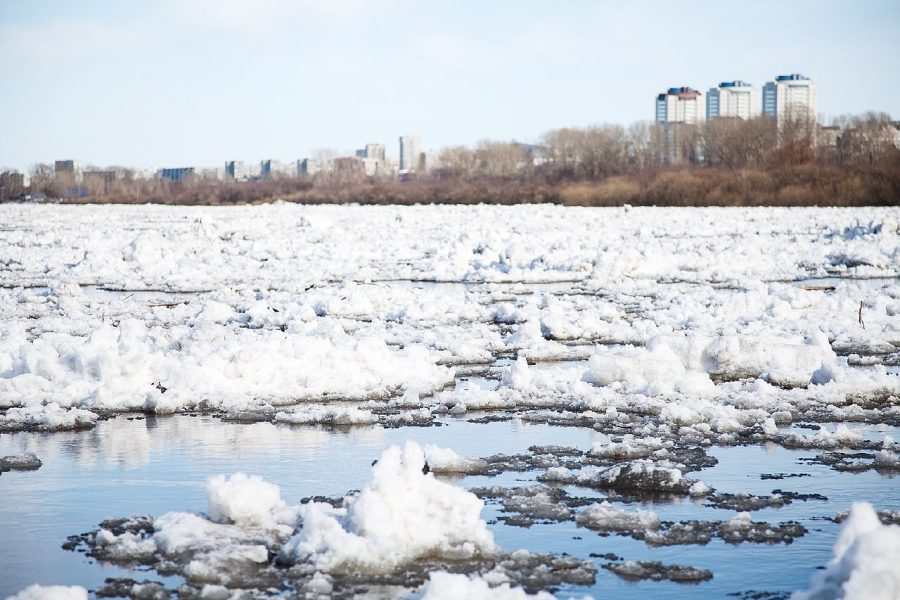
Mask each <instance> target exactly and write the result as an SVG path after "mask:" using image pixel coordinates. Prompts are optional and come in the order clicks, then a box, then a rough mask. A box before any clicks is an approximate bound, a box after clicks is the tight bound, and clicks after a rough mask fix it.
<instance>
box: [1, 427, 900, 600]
mask: <svg viewBox="0 0 900 600" xmlns="http://www.w3.org/2000/svg"><path fill="white" fill-rule="evenodd" d="M794 427H796V426H794ZM853 428H854V430H855V431H858V432H859V433H861V434H862V435H864V436H865V437H867V438H880V437H883V435H884V434H886V433H887V434H890V435H895V437H897V436H896V433H897V428H892V427H887V426H880V425H874V426H871V425H870V426H865V425H861V424H860V425H856V424H854V425H853ZM798 430H799V431H803V430H802V429H799V428H798ZM407 439H412V440H415V441H417V442H419V443H423V444H424V443H432V444H437V445H439V446H444V447H450V448H453V449H454V450H456V451H457V452H459V453H460V454H464V455H469V456H486V455H490V454H494V453H507V454H512V453H521V452H525V451H526V450H527V448H528V447H529V446H531V445H535V444H537V445H548V444H555V445H572V446H576V447H578V448H579V449H581V450H587V449H589V448H590V447H591V445H592V444H593V443H595V442H601V443H608V442H609V441H610V438H609V436H607V435H606V434H604V433H602V432H597V431H594V430H592V429H584V428H574V427H569V428H562V427H551V426H548V425H542V424H535V423H529V422H525V421H521V420H518V419H513V420H510V421H504V422H497V423H481V424H473V423H469V422H468V421H467V420H466V419H465V418H448V419H447V420H446V424H444V425H443V426H438V427H423V428H402V429H384V428H382V427H379V426H374V427H362V428H352V429H347V430H342V431H335V430H328V429H324V428H320V427H311V426H288V425H282V424H278V425H276V424H271V423H254V424H241V423H230V422H223V421H220V420H218V419H215V418H212V417H209V416H197V417H192V416H187V415H178V416H168V417H144V416H135V417H130V418H129V417H124V416H120V417H118V418H114V419H110V420H107V421H103V422H100V423H99V424H98V425H97V427H96V428H95V429H93V430H90V431H82V432H66V433H57V434H35V433H27V434H26V433H14V434H4V435H2V436H0V455H7V454H21V453H23V452H33V453H35V454H37V455H38V457H40V458H41V459H42V460H43V462H44V465H43V467H41V469H40V470H38V471H33V472H21V473H19V472H10V473H4V474H3V475H2V476H0V498H3V499H7V501H6V502H0V565H2V568H3V573H2V576H0V597H5V596H7V595H9V594H12V593H14V592H16V591H18V590H20V589H22V588H24V587H26V586H27V585H29V584H31V583H36V582H39V583H44V584H59V583H67V584H79V585H84V586H86V587H89V588H94V589H96V588H97V587H99V586H100V585H101V584H102V582H103V580H104V579H105V578H106V577H116V576H132V577H136V578H138V579H143V578H145V577H147V574H144V573H137V574H135V573H131V574H129V573H128V572H127V571H125V570H123V569H118V568H115V567H109V566H99V565H96V564H90V563H89V562H88V561H85V559H84V558H83V557H82V556H81V555H77V554H74V553H71V552H65V551H63V550H62V549H61V548H60V545H61V544H62V542H63V541H65V539H66V537H67V536H68V535H71V534H75V533H81V532H83V531H88V530H90V529H92V528H93V527H95V526H96V524H97V523H98V522H99V521H101V520H102V519H103V518H105V517H108V516H127V515H131V514H136V513H137V514H154V515H158V514H162V513H165V512H168V511H173V510H195V511H203V510H205V508H206V501H205V496H204V491H203V486H204V482H205V480H206V478H207V477H208V476H210V475H213V474H216V473H233V472H235V471H245V472H248V473H253V474H258V475H261V476H262V477H264V478H265V479H267V480H269V481H271V482H273V483H276V484H278V485H280V486H281V488H282V495H283V497H284V498H285V499H286V500H287V501H289V502H296V501H297V500H298V499H299V498H301V497H303V496H311V495H338V494H344V493H345V492H346V491H347V490H349V489H354V488H356V489H358V488H359V487H360V486H362V485H364V484H365V482H366V481H368V479H369V477H370V465H371V461H372V459H373V458H375V457H377V456H379V455H380V453H381V451H382V449H383V448H384V447H386V446H387V445H389V444H393V443H402V442H403V441H404V440H407ZM709 452H710V453H711V454H712V455H714V456H716V457H717V458H718V459H719V463H718V464H717V465H716V466H715V467H712V468H708V469H705V470H703V471H701V472H700V473H696V474H693V475H692V476H696V477H698V478H700V479H701V480H703V481H704V482H706V483H707V484H709V485H711V486H713V487H715V488H716V489H718V490H719V491H722V492H732V493H735V492H747V493H752V494H759V495H764V494H770V493H772V491H773V490H775V489H779V488H780V489H783V490H790V491H795V492H800V493H820V494H824V495H825V496H827V497H828V500H827V501H821V500H816V501H808V502H795V503H793V504H790V505H787V506H784V507H780V508H768V509H763V510H761V511H756V512H754V513H753V518H754V520H766V521H770V522H780V521H785V520H789V519H794V520H798V521H800V522H802V523H803V524H804V525H805V526H806V527H807V528H808V529H809V530H810V533H809V534H808V535H807V536H806V537H803V538H800V539H799V540H797V541H796V542H795V543H794V544H792V545H790V546H783V545H778V546H759V545H751V544H744V545H741V546H738V547H734V546H729V545H727V544H724V543H723V542H721V541H720V540H714V541H713V542H711V543H710V544H708V545H707V546H689V547H684V546H679V547H664V548H652V547H649V546H647V545H646V544H644V543H643V542H641V541H638V540H633V539H631V538H628V537H622V536H609V537H601V536H599V535H597V534H596V533H594V532H591V531H588V530H585V529H583V528H579V527H577V526H576V525H575V523H572V522H565V523H555V524H541V525H536V526H534V527H532V528H531V529H523V528H520V527H512V526H509V525H506V524H504V523H503V522H494V523H493V524H492V525H491V529H492V530H493V531H494V533H495V535H496V537H497V541H498V543H500V544H501V546H503V547H504V548H507V549H514V548H522V547H524V548H528V549H529V550H532V551H554V552H568V553H570V554H574V555H577V556H581V557H587V556H588V555H589V554H591V553H598V554H601V553H606V552H614V553H616V554H618V555H620V556H623V557H625V558H627V559H633V560H662V561H664V562H675V563H682V564H690V565H692V566H695V567H700V568H708V569H712V570H713V572H714V574H715V578H714V580H713V581H711V582H708V583H705V584H703V587H702V590H701V588H694V587H686V588H682V587H678V586H677V585H676V584H672V583H657V582H641V583H629V582H624V581H622V580H619V579H618V578H616V577H615V576H614V575H612V574H611V573H609V572H607V571H605V570H601V571H600V573H599V575H598V580H597V584H596V586H594V587H593V588H592V589H591V590H588V591H589V592H590V593H593V594H595V595H596V596H597V597H616V598H629V597H631V598H638V597H646V596H648V595H649V596H655V595H666V596H667V597H670V596H671V597H688V596H691V595H692V594H695V593H698V592H699V591H702V592H703V594H705V595H708V596H725V595H726V594H728V593H733V592H741V591H745V590H749V589H759V586H761V585H763V583H761V582H759V581H757V579H756V578H754V577H753V575H752V573H753V572H767V573H771V574H772V576H771V581H768V582H764V583H765V589H767V590H789V589H794V588H797V587H800V586H801V585H804V584H805V583H806V581H808V577H809V574H810V573H811V572H812V571H813V570H814V569H815V567H816V566H817V565H821V564H824V563H825V562H827V561H828V559H829V558H830V552H831V550H830V549H831V545H832V544H833V542H834V538H835V535H836V533H837V525H835V524H833V523H831V522H830V521H826V520H823V517H831V516H833V515H834V514H836V513H838V512H840V511H842V510H846V509H847V508H848V507H849V505H850V503H852V502H853V501H854V500H869V501H872V502H873V503H874V504H876V506H878V507H879V508H890V509H894V510H896V509H897V508H898V506H897V501H898V498H897V496H896V491H895V485H896V484H895V483H894V482H893V481H891V479H889V478H888V477H886V476H885V475H884V474H882V473H878V472H875V471H867V472H864V473H841V472H837V471H834V470H833V469H831V468H829V467H827V466H825V465H819V464H809V463H807V462H803V460H802V459H805V458H811V457H815V455H816V454H817V453H818V452H819V451H817V450H811V449H796V450H795V449H785V448H782V447H780V446H776V445H773V444H766V445H764V446H746V447H729V448H716V447H714V448H711V449H709ZM764 473H767V474H777V473H785V474H801V473H802V474H804V475H806V476H804V477H789V478H785V479H780V480H778V479H768V478H762V477H761V475H762V474H764ZM537 474H538V473H537V472H526V473H518V472H509V473H504V474H503V475H501V476H499V477H495V478H488V477H483V476H477V477H475V476H473V477H465V478H462V479H458V480H457V481H455V483H456V484H457V485H461V486H463V487H466V488H470V487H474V486H489V485H502V486H508V487H511V486H522V485H529V484H531V483H534V482H535V477H536V476H537ZM566 489H567V491H568V492H569V493H570V494H572V495H579V496H584V497H590V498H595V497H596V498H598V499H602V498H604V497H606V495H605V494H604V493H603V492H601V491H596V490H587V489H582V488H577V487H567V488H566ZM8 499H11V501H10V500H8ZM614 504H617V505H618V506H620V507H625V508H627V509H628V510H634V509H636V508H643V509H647V510H654V511H656V512H657V513H658V514H659V516H660V518H661V519H665V520H685V519H727V518H730V517H731V516H733V514H734V513H733V511H727V510H723V509H717V508H713V507H711V506H707V505H706V503H705V501H698V500H689V499H682V498H677V499H675V501H667V502H650V501H643V502H639V503H631V504H627V505H626V504H622V503H614ZM498 510H499V509H498V507H497V506H496V505H489V506H488V507H487V509H486V510H485V513H484V517H485V518H486V519H488V520H493V519H495V518H496V516H498ZM602 562H603V560H602V559H598V564H602ZM735 564H741V565H742V568H741V569H735V568H734V565H735ZM786 565H789V566H790V568H788V566H786ZM744 566H746V567H747V568H743V567H744ZM751 567H752V568H751ZM153 578H157V577H156V576H155V575H153ZM564 591H565V590H564ZM570 591H571V592H573V593H578V594H583V593H585V591H586V590H584V589H572V590H570ZM565 595H566V594H565V593H564V594H563V597H565Z"/></svg>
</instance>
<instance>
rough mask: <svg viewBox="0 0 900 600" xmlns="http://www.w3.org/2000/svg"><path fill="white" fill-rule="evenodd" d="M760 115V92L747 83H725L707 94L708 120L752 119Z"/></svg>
mask: <svg viewBox="0 0 900 600" xmlns="http://www.w3.org/2000/svg"><path fill="white" fill-rule="evenodd" d="M759 113H760V105H759V91H758V90H757V88H756V86H753V85H750V84H749V83H747V82H745V81H723V82H722V83H720V84H719V87H717V88H711V89H710V90H709V92H707V93H706V120H707V121H711V120H712V119H718V118H719V117H736V118H738V119H745V120H746V119H752V118H754V117H758V116H759Z"/></svg>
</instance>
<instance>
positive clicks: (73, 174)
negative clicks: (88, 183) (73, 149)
mask: <svg viewBox="0 0 900 600" xmlns="http://www.w3.org/2000/svg"><path fill="white" fill-rule="evenodd" d="M53 177H54V178H55V179H56V180H57V181H63V182H67V183H80V182H81V177H82V170H81V163H80V162H78V161H77V160H58V161H56V162H55V163H54V164H53Z"/></svg>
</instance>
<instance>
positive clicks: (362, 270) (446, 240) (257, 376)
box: [0, 204, 900, 436]
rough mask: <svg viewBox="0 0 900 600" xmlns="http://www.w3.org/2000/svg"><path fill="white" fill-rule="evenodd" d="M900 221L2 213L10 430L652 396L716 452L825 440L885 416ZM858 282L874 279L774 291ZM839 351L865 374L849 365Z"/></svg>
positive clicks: (399, 211) (324, 209)
mask: <svg viewBox="0 0 900 600" xmlns="http://www.w3.org/2000/svg"><path fill="white" fill-rule="evenodd" d="M896 220H897V217H896V210H895V209H891V208H866V209H854V210H852V211H844V210H832V209H829V210H823V209H687V210H686V209H675V208H672V209H632V210H628V211H625V210H620V209H609V210H607V209H603V210H597V209H577V208H563V207H554V206H533V207H529V210H527V211H525V210H520V209H518V208H516V207H497V206H465V207H463V206H442V207H434V206H431V207H428V206H421V207H358V206H356V207H353V206H344V207H339V206H292V205H287V204H280V205H272V206H258V207H250V206H248V207H230V208H222V207H218V208H210V207H206V208H204V207H159V206H93V207H68V206H54V207H48V206H27V205H3V206H2V207H0V225H4V227H2V228H0V250H2V253H0V255H2V256H4V257H5V262H0V317H2V318H3V319H4V324H5V327H4V329H3V331H2V332H0V430H2V431H8V430H15V429H33V430H59V429H78V428H89V427H91V426H92V425H93V424H94V423H95V422H96V420H97V418H98V417H99V416H105V415H106V414H108V413H111V412H119V411H145V412H150V413H160V414H165V413H171V412H178V411H204V412H215V413H217V414H222V413H225V414H230V415H233V416H241V415H243V414H245V413H247V412H248V411H249V412H254V413H256V414H258V415H264V416H265V418H267V419H270V420H276V419H277V420H280V421H283V422H288V423H295V424H320V425H325V426H341V425H361V424H369V423H371V422H373V421H374V420H375V419H376V416H375V415H378V414H379V413H378V411H374V410H373V408H372V407H367V408H365V409H362V408H360V407H353V406H341V407H335V408H334V410H333V411H332V410H331V408H330V407H329V406H328V405H330V404H332V403H334V402H335V401H341V402H357V403H359V402H365V401H375V402H382V403H385V402H391V401H392V400H395V399H398V398H400V397H402V396H404V395H405V394H415V395H418V396H420V397H421V398H422V399H423V400H424V403H423V405H422V406H417V407H415V408H416V409H421V408H428V409H432V408H443V407H446V409H447V410H449V411H452V414H460V415H462V414H467V413H471V412H472V411H476V410H495V409H503V410H507V409H519V408H522V407H535V406H545V407H547V408H554V407H555V408H569V407H571V406H575V405H578V404H579V403H581V404H582V405H583V404H589V405H592V406H596V407H597V408H598V409H599V410H597V412H600V413H605V412H606V411H607V410H608V409H611V408H612V409H616V410H619V409H621V408H624V407H625V406H627V405H633V404H634V403H635V402H636V401H638V402H641V403H645V404H644V405H645V406H647V408H648V409H653V410H654V412H655V413H656V412H658V411H656V410H655V409H656V406H654V405H655V404H656V403H657V401H656V400H654V399H659V400H662V398H665V402H659V408H660V409H666V410H665V412H663V413H662V414H661V415H660V417H661V419H662V420H663V421H665V422H668V423H670V424H676V425H679V426H683V425H689V426H695V425H710V426H711V433H712V434H716V435H719V434H730V433H735V432H736V430H737V429H740V428H742V427H747V426H748V425H747V424H748V423H749V422H751V421H752V422H753V423H754V424H764V423H765V422H766V418H768V417H772V415H773V414H774V413H775V412H789V413H792V414H797V413H798V412H799V413H803V412H809V411H824V410H828V411H832V412H833V414H832V415H831V416H832V417H833V419H832V420H836V421H840V420H842V417H843V416H844V414H845V413H846V412H848V411H849V410H850V409H849V408H841V406H843V404H842V403H844V401H845V400H846V399H847V398H848V397H849V396H853V397H857V396H859V395H863V396H878V397H889V396H890V395H894V396H897V395H900V378H898V377H896V375H894V374H892V373H889V372H888V371H886V370H885V368H884V367H883V366H881V365H880V364H879V363H878V362H877V361H878V360H880V359H879V357H880V356H886V355H884V354H878V353H883V352H889V351H890V350H891V349H892V348H893V349H896V348H897V347H900V322H898V321H897V319H896V318H895V317H894V316H893V315H895V314H896V311H897V306H898V302H900V285H898V284H897V282H896V280H892V279H889V278H890V277H897V275H900V271H898V269H897V265H898V264H900V241H898V236H896V234H895V233H893V230H892V229H891V228H890V227H879V226H880V225H883V224H884V223H886V222H894V221H896ZM498 222H502V223H504V224H505V226H504V227H502V228H497V227H496V226H495V224H496V223H498ZM854 223H856V225H854ZM859 223H867V224H871V226H869V225H865V226H863V225H859ZM848 230H851V231H858V232H861V233H858V234H854V235H851V236H847V235H844V233H842V232H844V231H848ZM385 231H390V232H391V235H390V236H385V235H384V232H385ZM700 231H702V235H701V234H698V232H700ZM387 238H389V239H387ZM376 240H377V243H374V242H375V241H376ZM597 240H602V241H601V242H600V243H598V242H597ZM773 246H774V247H778V248H779V254H778V258H779V260H778V261H773V260H771V258H770V253H771V248H772V247H773ZM840 256H865V258H866V262H867V263H869V264H870V265H871V266H856V267H852V268H851V267H847V266H846V264H845V262H841V261H840V260H836V258H835V257H840ZM851 275H852V276H854V277H874V276H883V277H886V278H887V279H883V280H868V281H866V280H851V279H847V278H845V279H841V280H836V283H834V285H833V286H832V287H833V288H834V289H833V290H832V289H830V288H829V290H828V291H819V290H816V289H814V288H812V289H804V288H803V287H801V286H798V285H794V284H791V283H787V282H786V281H788V280H791V279H803V278H808V277H817V276H837V277H842V276H843V277H848V276H851ZM413 280H414V281H413ZM427 281H435V282H448V283H435V284H428V283H418V282H427ZM499 282H510V283H509V284H502V283H499ZM534 282H566V283H558V284H553V283H551V284H546V285H545V286H544V287H535V283H534ZM108 290H123V291H121V292H116V291H108ZM570 292H578V293H570ZM860 298H864V299H865V300H864V304H865V307H864V308H865V324H866V327H865V329H863V328H862V327H861V326H860V324H859V323H858V322H857V319H856V316H857V313H858V310H859V299H860ZM500 325H502V326H503V327H500ZM561 341H573V342H577V344H576V345H573V346H569V345H565V344H563V343H561ZM836 350H837V352H836ZM851 351H852V352H855V353H856V354H853V355H852V356H856V357H857V358H854V359H853V360H863V359H864V360H866V361H869V364H872V365H873V366H872V368H871V370H870V371H869V372H866V373H861V372H859V370H858V369H852V368H850V367H849V365H848V360H849V358H847V357H846V356H845V355H846V353H847V352H851ZM501 353H505V354H512V355H513V357H512V358H513V359H514V360H513V362H512V365H511V366H509V367H508V368H507V369H506V370H505V371H504V372H503V373H501V377H500V380H499V382H498V389H492V390H481V389H477V388H465V387H463V388H461V389H457V390H452V391H451V390H449V389H447V388H449V387H450V385H451V383H452V382H453V379H454V373H455V370H456V369H458V368H459V367H460V366H462V365H469V364H475V363H479V364H490V363H492V362H494V361H495V360H496V359H497V357H498V355H499V354H501ZM873 353H874V354H873ZM561 358H565V359H571V358H576V359H578V360H581V359H588V358H589V359H590V360H589V361H588V362H587V363H586V364H585V365H584V368H583V369H582V370H581V373H577V372H576V371H577V370H567V369H557V370H548V371H542V370H539V369H536V368H534V366H531V365H529V363H530V362H534V361H537V360H547V359H561ZM526 360H527V361H526ZM872 361H875V362H872ZM563 371H565V373H563ZM635 396H645V397H647V399H639V400H636V399H635ZM826 406H827V407H829V408H825V407H826ZM751 407H752V408H751ZM354 408H360V410H363V411H368V412H369V413H371V414H366V413H365V412H355V411H354ZM873 410H878V411H880V412H882V413H883V412H885V410H886V408H884V407H878V408H875V409H873ZM751 411H756V412H752V414H751ZM619 414H620V415H622V414H625V415H627V411H620V413H619ZM423 418H424V417H423ZM622 418H627V416H626V417H622ZM766 433H767V435H772V436H774V435H775V433H774V432H773V431H772V429H771V427H767V428H766Z"/></svg>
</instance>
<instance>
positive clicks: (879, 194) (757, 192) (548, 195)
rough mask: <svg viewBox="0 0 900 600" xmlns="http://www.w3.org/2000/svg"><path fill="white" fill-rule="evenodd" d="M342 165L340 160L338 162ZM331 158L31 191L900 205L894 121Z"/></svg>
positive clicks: (226, 199) (50, 184)
mask: <svg viewBox="0 0 900 600" xmlns="http://www.w3.org/2000/svg"><path fill="white" fill-rule="evenodd" d="M332 158H334V157H332ZM341 161H342V159H339V158H338V159H335V160H331V161H330V165H331V166H330V168H329V167H328V164H329V161H327V160H325V157H323V158H322V159H321V160H320V164H321V165H323V166H325V168H323V169H322V170H321V171H320V172H318V173H316V174H315V175H311V176H310V175H304V176H298V177H281V178H273V179H266V180H259V181H250V182H235V181H217V180H209V179H204V178H202V177H200V176H195V177H189V178H188V179H186V180H185V181H180V182H173V181H168V180H164V179H154V178H140V177H135V176H134V174H133V172H131V171H129V170H127V169H105V170H99V169H92V170H89V171H86V172H85V174H84V176H83V177H82V178H81V179H80V180H79V181H77V182H76V181H74V180H73V179H72V178H71V177H70V176H69V175H68V174H65V175H64V176H60V174H58V173H54V172H53V168H52V167H51V166H50V165H36V166H35V167H34V168H33V169H32V172H31V192H32V193H42V194H45V195H47V196H48V197H51V198H63V199H64V200H65V201H69V202H159V203H184V204H225V203H243V202H255V201H269V200H273V199H276V198H282V199H285V200H290V201H296V202H315V203H321V202H369V203H390V202H396V203H414V202H461V203H470V202H500V203H509V202H558V203H563V204H585V205H610V204H622V203H634V204H822V203H825V204H867V203H868V204H884V203H897V202H898V199H900V149H898V130H897V126H896V124H895V123H893V122H892V121H891V119H890V117H889V116H888V115H886V114H883V113H866V114H864V115H856V116H846V117H840V118H838V119H836V120H835V122H834V123H833V125H831V126H829V127H820V126H818V125H816V124H815V123H811V122H795V123H782V124H781V126H780V127H776V124H775V122H774V121H773V120H772V119H770V118H768V117H760V118H757V119H752V120H746V121H745V120H740V119H716V120H714V121H710V122H708V123H705V124H701V125H697V126H687V125H675V126H659V125H657V124H654V123H646V122H642V123H636V124H633V125H631V126H629V127H621V126H618V125H598V126H594V127H586V128H565V129H557V130H553V131H550V132H548V133H547V134H545V135H544V136H542V138H541V139H540V140H539V141H538V143H536V144H520V143H516V142H496V141H482V142H479V143H478V144H477V145H476V146H475V147H466V146H454V147H449V148H444V149H443V150H441V151H440V152H438V153H437V154H436V155H433V156H432V157H430V161H429V162H430V166H431V168H430V170H429V171H428V172H427V173H419V174H418V175H417V176H416V177H415V178H413V179H412V180H404V181H398V180H397V179H396V177H395V176H394V175H392V174H390V173H387V174H386V173H378V174H377V175H375V176H367V175H366V173H365V171H364V170H361V169H360V168H359V165H358V164H356V162H359V161H356V162H353V161H349V160H344V162H346V163H347V164H346V165H345V164H344V162H341Z"/></svg>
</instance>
